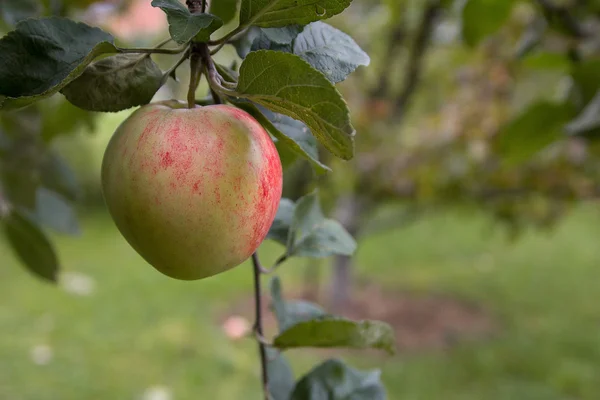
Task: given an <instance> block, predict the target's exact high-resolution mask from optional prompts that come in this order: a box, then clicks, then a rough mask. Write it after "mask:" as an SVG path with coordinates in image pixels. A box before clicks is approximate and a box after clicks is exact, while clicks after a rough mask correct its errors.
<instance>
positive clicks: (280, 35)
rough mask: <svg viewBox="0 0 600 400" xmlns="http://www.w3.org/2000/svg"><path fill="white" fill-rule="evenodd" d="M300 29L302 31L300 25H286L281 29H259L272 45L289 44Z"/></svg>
mask: <svg viewBox="0 0 600 400" xmlns="http://www.w3.org/2000/svg"><path fill="white" fill-rule="evenodd" d="M302 29H304V27H303V26H302V25H287V26H282V27H281V28H261V31H262V33H263V34H264V35H265V37H266V38H267V39H268V40H270V41H271V42H273V43H278V44H290V43H292V42H293V41H294V39H296V37H297V36H298V34H299V33H300V32H302Z"/></svg>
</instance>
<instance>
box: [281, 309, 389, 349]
mask: <svg viewBox="0 0 600 400" xmlns="http://www.w3.org/2000/svg"><path fill="white" fill-rule="evenodd" d="M273 346H274V347H277V348H279V349H282V350H283V349H291V348H298V347H319V348H321V347H325V348H338V347H343V348H354V349H367V348H372V349H380V350H385V351H386V352H388V353H390V354H393V353H394V351H395V350H394V349H395V339H394V331H393V330H392V328H391V327H390V326H389V325H388V324H386V323H384V322H380V321H359V322H355V321H350V320H348V319H343V318H337V317H323V318H319V319H313V320H311V321H305V322H300V323H297V324H295V325H293V326H292V327H290V328H288V329H287V330H286V331H284V332H283V333H281V334H280V335H278V336H276V337H275V339H274V340H273Z"/></svg>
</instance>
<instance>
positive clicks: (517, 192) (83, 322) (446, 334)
mask: <svg viewBox="0 0 600 400" xmlns="http://www.w3.org/2000/svg"><path fill="white" fill-rule="evenodd" d="M215 1H216V0H215ZM506 1H507V2H508V0H506ZM9 3H10V2H4V1H1V0H0V17H1V19H2V23H1V24H0V32H7V31H8V30H10V29H11V27H12V26H13V24H14V22H15V18H16V17H15V15H20V14H18V13H15V9H14V8H10V7H9ZM17 3H18V4H20V5H21V6H20V7H22V12H23V13H24V14H23V15H24V16H28V15H29V14H28V13H31V12H35V9H36V7H38V8H39V10H38V11H39V12H42V11H40V10H46V11H44V12H53V13H59V14H63V15H69V16H70V17H72V18H75V19H78V20H82V21H85V22H87V23H89V24H92V25H97V26H101V27H103V28H104V29H106V30H108V31H110V32H112V33H113V34H115V35H116V36H117V37H118V38H119V39H120V40H121V41H122V42H123V43H126V44H127V45H129V46H139V47H144V46H152V45H154V44H155V43H158V42H160V41H161V40H162V39H164V38H165V37H166V36H167V32H166V29H167V26H166V21H165V18H164V14H163V13H162V12H161V11H160V10H159V9H154V8H152V7H151V6H150V2H149V1H147V0H130V1H116V0H115V1H107V2H92V1H74V0H70V1H67V0H64V1H62V2H53V1H49V2H44V1H42V2H40V3H39V6H36V4H38V2H36V1H34V0H27V1H23V2H16V3H13V4H17ZM442 3H443V4H442ZM447 3H451V2H449V1H448V2H438V1H422V0H381V1H369V0H355V1H354V3H353V5H352V6H351V7H350V8H349V9H348V10H347V11H346V12H345V13H343V14H342V15H340V16H337V17H335V18H334V19H332V20H331V23H332V24H333V25H335V26H336V27H338V28H339V29H341V30H343V31H345V32H348V33H349V34H351V35H352V36H353V37H354V38H355V40H356V41H357V42H358V43H359V44H360V45H361V47H362V48H363V49H365V51H367V53H368V54H369V55H370V56H371V65H370V66H369V67H368V68H364V67H361V68H359V70H358V71H357V72H356V73H355V74H353V75H352V76H351V77H350V78H349V79H348V80H347V81H345V82H343V83H342V84H341V86H340V90H341V91H342V92H343V93H344V95H345V97H346V98H347V99H348V101H349V104H350V109H351V110H352V112H353V121H354V124H355V127H356V128H357V151H356V153H357V155H356V157H355V159H354V160H352V161H350V162H343V161H340V160H336V159H334V158H333V157H331V156H328V155H327V154H325V152H322V154H321V156H322V157H321V158H322V160H323V162H324V163H325V164H328V165H330V166H331V167H332V169H333V170H334V172H333V173H332V174H329V175H325V176H319V177H318V179H317V180H316V183H315V182H314V181H312V174H313V173H312V171H311V169H310V166H309V165H308V164H306V163H305V162H298V163H296V164H295V165H293V166H292V167H291V168H290V169H289V170H288V171H287V172H286V175H285V188H284V191H285V195H286V197H290V198H298V197H299V196H301V195H302V194H305V193H306V192H307V191H309V190H311V189H313V188H314V187H318V188H319V190H320V193H321V195H322V199H323V207H324V209H325V210H326V211H327V214H328V215H331V216H333V217H335V218H337V219H339V220H340V221H342V222H343V223H344V225H345V226H346V227H347V229H348V230H349V231H350V232H352V233H353V234H354V235H355V236H356V237H357V238H358V241H359V250H358V252H357V254H356V256H355V257H353V258H352V259H348V258H344V257H337V258H334V259H332V260H323V261H322V262H317V261H314V260H310V261H309V260H302V259H300V260H292V261H290V262H289V265H288V264H286V266H285V268H283V269H282V277H283V282H284V285H285V288H286V292H287V296H290V297H303V298H308V299H311V300H316V301H318V302H320V303H322V304H324V305H325V307H326V308H328V309H329V310H335V311H336V312H337V313H339V314H342V315H347V316H350V317H352V318H377V319H383V320H385V321H387V322H389V323H390V324H391V325H392V326H393V327H394V329H395V330H396V334H397V340H398V346H399V352H398V354H397V355H396V356H393V357H387V356H383V355H381V354H378V353H371V352H366V353H364V352H346V351H326V352H325V351H310V350H309V351H306V350H303V351H293V352H291V357H290V358H291V359H292V360H293V364H294V369H295V370H296V371H297V373H298V374H301V373H303V372H305V371H306V370H308V369H309V368H310V366H311V365H313V364H314V363H315V361H316V360H317V359H321V358H322V356H323V355H324V354H325V355H327V356H335V357H341V358H344V359H347V360H348V361H350V362H351V363H352V364H353V365H356V366H358V367H361V368H365V369H370V368H380V369H381V370H382V374H383V375H382V376H383V378H382V379H383V382H384V383H385V385H386V387H387V389H388V397H389V398H390V399H392V400H396V399H397V400H438V399H444V400H446V399H448V400H480V399H489V400H513V399H518V400H555V399H556V400H574V399H581V400H583V399H590V400H592V399H598V398H600V335H599V334H598V333H599V329H600V306H599V305H598V301H597V297H598V293H600V268H599V265H598V264H599V261H600V248H599V247H598V246H597V241H598V238H599V237H600V224H598V221H600V212H599V210H598V207H597V201H596V199H595V198H596V197H597V195H598V193H600V192H599V191H598V189H597V185H598V181H599V178H600V176H599V172H600V169H599V168H598V167H599V166H600V165H599V163H598V160H599V158H598V156H599V154H598V152H597V148H596V147H597V145H596V143H595V141H594V140H592V139H593V138H592V139H590V137H586V136H584V137H582V136H577V137H576V136H572V137H568V138H567V136H566V135H564V134H563V132H558V134H557V135H555V136H552V137H551V138H550V140H549V139H548V134H549V133H553V130H556V129H555V128H554V127H553V126H550V125H547V124H546V123H547V121H553V120H557V121H558V122H560V121H561V120H560V118H561V117H560V112H561V110H560V109H557V108H556V107H555V106H554V104H555V103H556V102H560V101H562V99H565V98H569V97H570V96H573V87H574V86H576V85H579V86H580V87H579V89H580V93H579V95H580V96H582V97H583V98H584V100H582V101H589V100H590V99H591V98H592V97H593V96H594V94H595V92H596V90H597V88H598V87H600V63H597V64H594V63H591V64H590V65H589V66H587V64H586V65H584V66H582V67H581V68H579V69H577V68H576V67H573V63H574V61H573V59H572V58H573V57H572V50H573V48H577V49H578V50H580V51H581V52H583V53H584V55H585V57H587V58H588V59H591V60H595V58H594V57H595V54H596V52H597V47H598V46H597V43H596V42H597V39H595V38H597V37H600V36H598V35H591V36H592V37H591V38H590V37H589V36H587V37H585V38H573V37H571V36H569V34H568V29H567V32H566V33H565V29H566V28H565V27H563V29H560V27H559V28H556V29H555V30H553V29H554V27H553V26H552V23H553V21H555V20H556V18H558V17H556V16H555V17H556V18H555V19H552V18H548V19H547V21H546V22H544V24H546V25H545V27H544V29H542V30H541V31H543V33H544V37H543V39H542V37H541V35H542V34H541V33H539V31H540V29H539V25H540V24H542V22H543V21H542V19H543V18H542V17H543V16H544V15H546V14H544V12H543V11H546V12H547V11H548V10H547V9H545V8H543V7H542V8H541V9H540V8H539V7H540V4H541V5H543V4H544V3H546V2H545V1H539V2H535V1H516V0H515V1H513V2H511V4H512V5H513V6H512V7H511V8H510V12H509V13H508V14H507V16H506V18H505V19H502V20H501V21H499V22H498V21H496V20H494V18H493V17H490V14H489V13H483V14H481V15H479V14H476V15H475V16H471V18H473V19H474V20H479V23H480V24H481V25H484V26H491V25H497V26H498V27H497V29H495V30H494V32H493V35H491V37H487V38H485V39H484V40H482V41H480V42H478V43H466V42H468V40H465V37H463V36H464V32H465V31H464V23H465V20H464V18H465V16H464V13H463V8H462V7H464V4H465V2H464V1H458V2H456V4H454V5H451V6H448V5H447ZM513 3H514V4H513ZM538 3H539V4H538ZM591 3H593V2H591ZM32 4H33V6H32V7H33V10H34V11H32V8H31V7H29V5H32ZM58 4H60V6H58ZM493 4H497V2H495V1H493V0H490V7H491V6H492V5H493ZM550 4H551V5H552V7H559V9H560V10H566V11H571V9H573V10H574V13H575V18H577V19H578V20H579V21H581V23H582V25H583V26H584V27H586V29H588V30H590V31H591V32H593V33H596V32H598V30H597V28H598V24H597V21H596V18H597V14H598V11H600V7H599V6H597V5H591V6H590V8H589V9H587V8H585V9H584V10H583V11H582V10H581V9H578V8H577V6H578V5H579V3H578V2H576V1H563V2H559V1H556V2H550ZM594 4H595V3H594ZM442 6H443V7H442ZM19 10H20V9H19ZM48 10H52V11H48ZM540 10H541V11H540ZM578 13H579V14H578ZM498 14H500V12H498ZM556 15H557V16H560V15H561V14H556ZM546 16H547V15H546ZM490 18H491V19H490ZM559 19H560V18H559ZM540 21H542V22H540ZM477 26H478V25H477V24H475V27H474V28H473V29H477ZM231 28H232V26H225V27H223V28H222V32H227V31H228V30H230V29H231ZM567 28H568V26H567ZM461 32H462V34H461ZM536 32H537V33H536ZM536 34H537V38H536V37H535V35H536ZM217 36H220V34H219V33H217ZM532 38H533V39H532ZM584 39H585V40H584ZM587 39H589V40H587ZM574 43H575V45H574ZM0 56H1V55H0ZM235 57H236V56H235V50H234V49H233V48H229V47H226V48H224V50H223V52H222V53H220V54H219V58H220V59H222V60H223V61H226V62H229V61H230V60H231V59H232V58H235ZM155 59H156V61H157V62H158V63H159V64H160V65H161V66H162V67H163V69H167V68H168V66H169V65H170V64H171V63H172V58H169V56H157V57H155ZM186 66H187V64H184V65H183V67H182V68H181V69H180V70H181V73H179V71H178V78H179V80H180V83H177V82H175V81H173V80H170V82H169V83H168V84H167V85H166V86H165V87H163V88H162V89H161V90H160V91H159V93H158V94H157V96H156V99H166V98H172V97H178V98H184V97H185V94H184V93H185V91H186V83H187V71H186ZM594 66H598V67H599V68H594ZM574 71H575V72H574ZM596 71H599V72H596ZM582 88H583V89H582ZM206 91H207V87H206V85H205V84H204V83H203V84H201V85H200V87H199V89H198V97H203V96H204V95H205V94H206ZM531 110H533V111H531ZM524 111H531V115H538V116H539V115H541V118H538V119H536V118H533V117H532V118H531V119H530V120H527V121H525V122H523V121H521V122H520V125H519V124H516V123H513V122H511V121H514V118H515V117H518V116H519V115H521V114H522V113H523V112H524ZM130 112H131V111H124V112H119V113H114V114H93V113H89V112H84V111H81V110H78V109H76V108H75V107H74V106H71V105H69V103H67V102H66V101H65V100H64V99H63V98H62V95H56V96H54V97H53V98H51V99H48V100H45V101H43V102H41V103H37V104H36V105H34V106H32V107H29V108H26V109H24V110H21V111H18V112H12V113H3V114H0V155H3V157H4V159H3V160H4V161H3V163H2V164H0V172H1V173H2V174H3V175H2V177H3V179H4V180H6V181H9V180H11V179H12V181H13V182H19V183H21V184H23V185H22V186H27V185H26V184H25V183H26V182H29V180H31V179H34V180H35V179H38V180H41V181H43V182H45V181H44V179H45V176H44V174H43V172H44V171H45V170H47V169H48V168H55V169H60V168H63V169H68V171H70V172H65V173H63V174H62V175H61V176H62V180H60V181H58V182H55V181H52V182H50V184H51V185H54V186H52V187H53V188H54V189H56V188H58V189H57V190H58V193H61V194H64V196H65V197H66V198H68V199H69V200H70V201H72V203H73V204H74V205H75V211H76V215H75V214H73V215H70V214H68V213H67V214H64V213H63V217H65V215H66V217H65V218H62V219H59V220H55V219H52V218H51V217H52V215H55V214H52V212H57V211H56V209H55V210H54V211H52V212H50V214H51V215H50V216H48V215H45V216H44V215H41V216H40V218H41V219H42V220H43V221H44V222H46V225H47V226H49V228H50V229H49V230H48V232H50V234H51V237H52V239H53V241H54V243H55V244H56V246H57V251H58V254H59V257H60V260H61V265H62V272H61V277H60V280H59V285H58V286H56V287H55V286H51V285H48V284H46V283H44V282H41V281H39V280H37V279H35V278H33V277H32V276H31V274H29V273H28V272H27V271H26V270H25V269H23V268H21V267H20V265H19V263H18V261H17V260H16V259H15V258H14V257H13V255H12V253H11V251H10V249H9V248H8V245H7V244H6V243H4V242H2V241H0V267H1V268H0V399H10V400H56V399H61V400H63V399H64V400H75V399H77V400H79V399H143V400H186V399H219V400H221V399H222V400H229V399H241V398H242V399H250V400H252V399H257V400H258V399H260V398H261V394H260V388H259V370H258V368H257V366H258V361H257V354H256V348H255V347H256V345H255V342H254V341H253V340H251V339H249V338H247V337H246V336H247V334H248V331H249V326H250V324H251V322H250V321H252V318H253V309H252V297H251V296H252V270H251V267H250V265H249V264H244V265H242V266H240V267H238V268H236V269H235V270H232V271H230V272H226V273H223V274H221V275H218V276H216V277H213V278H210V279H207V280H203V281H200V282H179V281H174V280H171V279H169V278H166V277H164V276H162V275H160V274H159V273H158V272H156V271H155V270H154V269H152V268H151V267H149V266H148V265H147V264H146V263H145V262H144V261H143V260H142V259H141V258H140V257H139V256H138V255H137V254H136V253H135V252H134V251H133V250H132V249H131V248H130V247H129V246H128V244H127V243H126V242H125V240H124V239H123V238H122V237H121V236H120V235H119V234H118V232H117V230H116V228H115V226H114V224H113V223H112V221H111V220H110V219H109V217H108V214H107V211H106V209H105V207H104V204H103V201H102V197H101V192H100V185H99V171H100V162H101V159H102V155H103V151H104V149H105V147H106V144H107V142H108V140H109V139H110V136H111V135H112V133H113V132H114V130H115V129H116V127H117V126H118V124H119V123H120V122H121V121H122V120H123V119H125V118H126V117H127V116H128V115H129V113H130ZM540 120H541V121H543V122H540ZM597 122H598V121H596V123H597ZM590 131H593V129H590ZM10 132H13V133H14V132H17V133H18V140H17V139H15V135H14V134H11V133H10ZM515 132H516V133H515ZM586 133H589V132H586ZM592 133H594V132H592ZM11 135H12V136H11ZM539 137H542V138H541V139H536V138H539ZM559 139H561V140H559ZM2 152H4V153H2ZM40 154H42V156H40ZM7 160H8V161H7ZM32 171H33V172H32ZM32 176H33V178H32ZM46 184H48V183H46ZM4 189H5V190H6V188H4ZM21 189H22V191H23V192H26V191H27V188H26V187H25V188H20V189H19V190H21ZM63 192H64V193H63ZM0 194H2V192H1V191H0ZM71 194H72V196H71V197H72V198H70V197H69V196H70V195H71ZM11 195H13V194H11ZM76 216H77V218H76ZM44 218H45V219H44ZM73 234H74V235H73ZM280 252H281V248H279V247H278V245H277V244H274V243H268V242H267V243H265V244H264V245H263V246H262V247H261V249H260V253H261V257H263V258H264V259H265V264H266V265H270V264H271V263H272V261H274V260H275V259H276V257H277V256H278V255H279V254H280ZM273 329H274V321H273V320H272V318H270V319H267V330H268V331H270V332H272V331H273Z"/></svg>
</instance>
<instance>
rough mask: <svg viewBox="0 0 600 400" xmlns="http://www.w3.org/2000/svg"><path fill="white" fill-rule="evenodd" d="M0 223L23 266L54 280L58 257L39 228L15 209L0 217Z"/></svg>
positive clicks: (43, 277)
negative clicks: (0, 221) (0, 219)
mask: <svg viewBox="0 0 600 400" xmlns="http://www.w3.org/2000/svg"><path fill="white" fill-rule="evenodd" d="M2 225H3V229H4V234H5V235H6V238H7V240H8V243H9V244H10V246H11V248H12V249H13V251H14V252H15V254H16V255H17V257H18V258H19V259H20V260H21V262H22V263H23V264H24V265H25V267H26V268H27V269H28V270H30V271H31V272H32V273H34V274H35V275H37V276H39V277H40V278H42V279H44V280H47V281H51V282H56V279H57V274H58V259H57V257H56V253H55V252H54V248H53V247H52V244H51V243H50V241H49V240H48V238H47V237H46V235H45V234H44V233H43V232H42V231H41V230H40V228H39V227H38V226H36V225H35V224H34V223H33V222H32V221H31V220H30V219H29V218H28V217H26V216H25V215H24V214H21V213H20V212H19V211H17V210H16V209H13V210H11V212H10V213H9V214H8V216H6V217H5V218H3V219H2Z"/></svg>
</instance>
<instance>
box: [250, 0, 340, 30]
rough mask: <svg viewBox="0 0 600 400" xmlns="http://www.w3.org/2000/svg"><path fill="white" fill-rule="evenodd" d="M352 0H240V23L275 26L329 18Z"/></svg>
mask: <svg viewBox="0 0 600 400" xmlns="http://www.w3.org/2000/svg"><path fill="white" fill-rule="evenodd" d="M351 2H352V0H323V1H319V2H315V1H313V0H242V6H241V9H240V24H241V25H245V24H248V23H251V24H252V25H256V26H260V27H263V28H276V27H280V26H286V25H293V24H308V23H309V22H313V21H318V20H321V19H327V18H331V17H332V16H334V15H336V14H339V13H341V12H342V11H344V10H345V9H346V7H348V6H349V5H350V3H351Z"/></svg>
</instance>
